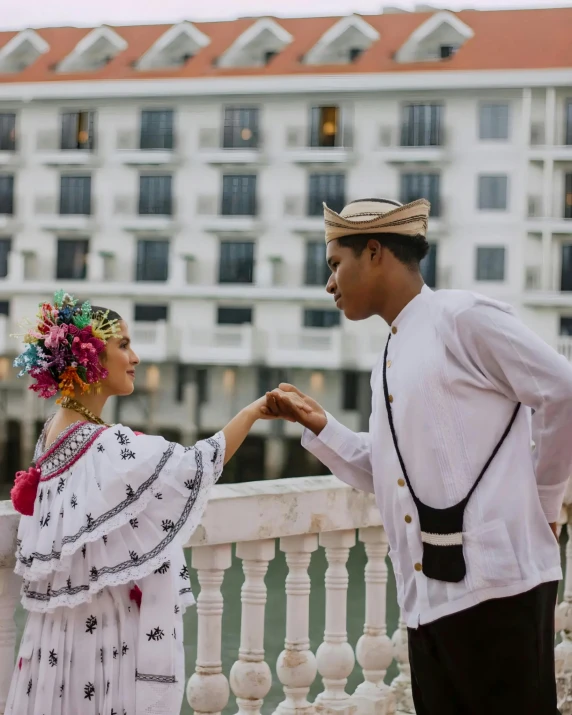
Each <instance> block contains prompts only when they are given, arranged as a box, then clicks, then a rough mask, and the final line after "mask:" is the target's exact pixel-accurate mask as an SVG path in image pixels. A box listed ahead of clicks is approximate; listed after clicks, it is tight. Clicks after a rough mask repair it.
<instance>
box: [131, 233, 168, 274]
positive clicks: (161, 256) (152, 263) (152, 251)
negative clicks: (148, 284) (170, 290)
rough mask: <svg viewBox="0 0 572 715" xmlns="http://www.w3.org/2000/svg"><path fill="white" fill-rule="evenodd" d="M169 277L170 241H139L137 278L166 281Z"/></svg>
mask: <svg viewBox="0 0 572 715" xmlns="http://www.w3.org/2000/svg"><path fill="white" fill-rule="evenodd" d="M168 277H169V242H168V241H151V240H143V239H141V240H139V241H138V242H137V280H138V281H166V280H167V278H168Z"/></svg>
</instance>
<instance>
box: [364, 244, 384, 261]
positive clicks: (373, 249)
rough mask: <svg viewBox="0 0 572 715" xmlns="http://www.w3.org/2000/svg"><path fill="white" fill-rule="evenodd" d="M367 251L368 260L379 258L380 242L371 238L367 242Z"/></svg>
mask: <svg viewBox="0 0 572 715" xmlns="http://www.w3.org/2000/svg"><path fill="white" fill-rule="evenodd" d="M367 251H368V252H369V260H370V261H372V262H373V261H379V259H380V258H381V244H380V243H379V241H376V240H375V239H373V238H371V239H370V240H369V241H368V242H367Z"/></svg>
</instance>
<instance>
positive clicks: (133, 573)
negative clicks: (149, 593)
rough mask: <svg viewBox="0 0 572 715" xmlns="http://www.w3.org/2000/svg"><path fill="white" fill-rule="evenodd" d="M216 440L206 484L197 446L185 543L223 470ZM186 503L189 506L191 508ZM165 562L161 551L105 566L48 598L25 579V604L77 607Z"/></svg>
mask: <svg viewBox="0 0 572 715" xmlns="http://www.w3.org/2000/svg"><path fill="white" fill-rule="evenodd" d="M223 439H224V437H223ZM213 441H214V442H215V444H216V446H217V449H218V454H217V455H216V462H215V470H214V472H213V475H212V479H209V480H208V482H207V483H205V484H203V482H204V481H205V480H204V479H203V476H204V472H203V460H202V453H201V452H200V450H195V461H196V465H197V474H196V478H195V480H194V482H193V487H194V488H193V490H192V493H191V495H190V496H189V499H188V500H187V504H186V506H185V510H184V512H183V513H185V512H186V513H187V514H188V513H189V512H190V511H191V509H192V508H193V506H194V514H193V515H192V516H191V517H190V518H188V519H187V521H186V523H184V522H183V524H182V525H181V526H180V527H179V533H180V539H181V541H182V542H183V543H186V542H187V541H188V540H189V539H190V537H191V535H192V534H193V532H194V531H195V530H196V528H197V526H198V525H199V524H200V521H201V519H202V516H203V513H204V510H205V508H206V505H207V502H208V497H209V493H210V487H211V486H212V485H213V483H214V482H215V481H216V479H218V477H219V476H220V473H221V469H222V463H223V461H224V449H222V448H221V444H220V442H218V440H216V439H215V440H213ZM148 497H149V498H146V499H145V504H147V503H148V501H149V499H150V498H152V493H151V492H148ZM191 502H192V503H191ZM189 504H190V506H189ZM187 506H189V508H188V510H187ZM140 512H141V510H138V511H137V512H136V513H137V514H139V513H140ZM128 519H129V518H127V519H126V520H125V523H127V521H128ZM181 519H182V517H181ZM181 519H179V520H178V521H177V524H179V523H181ZM115 528H116V527H115ZM176 533H177V530H176V527H175V529H174V530H172V531H171V532H170V534H169V536H168V537H166V538H165V539H164V540H163V542H162V543H164V542H166V541H167V540H169V543H170V542H171V541H172V539H173V538H174V536H175V534H176ZM101 535H102V534H97V536H96V537H95V538H94V539H93V540H96V538H100V536H101ZM155 551H156V549H153V551H152V552H150V553H154V552H155ZM164 562H165V554H164V553H161V552H160V553H158V554H156V555H155V556H154V557H148V558H145V557H144V560H143V559H139V560H138V562H137V563H134V564H132V565H130V567H128V568H126V569H125V570H124V571H122V572H120V573H112V572H111V570H112V569H111V570H109V571H106V572H105V573H102V572H103V569H102V570H101V571H99V572H98V577H97V579H96V580H94V581H91V582H90V584H89V586H85V585H84V586H81V587H72V588H71V590H75V589H77V591H76V593H70V592H68V589H67V587H66V588H65V592H64V593H61V591H62V590H63V589H58V591H57V595H54V594H55V593H56V592H51V593H50V598H49V600H48V599H46V596H47V594H46V593H45V594H42V593H38V592H34V591H30V590H29V584H28V588H27V590H26V582H25V583H24V585H23V588H22V605H23V606H24V607H25V608H26V609H27V610H29V611H36V612H41V613H45V612H48V611H52V610H54V609H55V608H58V607H60V606H67V607H69V608H74V607H75V606H78V605H80V604H82V603H86V602H87V603H89V602H90V601H91V598H92V596H93V595H95V594H96V593H98V592H99V591H101V590H102V589H103V588H105V587H106V586H121V585H124V584H125V583H129V582H130V581H137V580H138V579H141V578H144V577H145V576H148V575H149V574H150V573H152V572H153V571H155V570H156V569H158V568H159V567H160V566H161V565H162V564H163V563H164ZM16 568H18V564H16ZM112 568H114V567H112ZM62 570H63V569H62ZM182 591H183V593H182V594H181V595H182V602H183V605H185V606H192V605H194V603H195V599H194V596H193V594H192V592H191V590H190V589H189V590H188V591H187V589H186V588H185V589H182Z"/></svg>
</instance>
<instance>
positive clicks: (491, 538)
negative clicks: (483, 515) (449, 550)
mask: <svg viewBox="0 0 572 715" xmlns="http://www.w3.org/2000/svg"><path fill="white" fill-rule="evenodd" d="M463 552H464V555H465V561H466V564H467V576H466V578H465V581H464V582H463V591H466V590H467V589H469V590H471V591H475V590H477V589H480V588H490V587H494V586H504V585H508V584H510V583H513V582H514V581H520V580H521V578H522V574H521V572H520V566H519V565H518V559H517V558H516V553H515V551H514V547H513V545H512V542H511V540H510V536H509V533H508V529H507V528H506V524H505V523H504V521H502V519H495V520H494V521H489V522H487V523H485V524H482V525H481V526H479V527H478V528H476V529H473V530H472V531H467V532H464V533H463ZM458 585H459V586H461V584H458ZM450 586H454V584H450ZM450 595H452V594H450ZM457 595H460V594H457Z"/></svg>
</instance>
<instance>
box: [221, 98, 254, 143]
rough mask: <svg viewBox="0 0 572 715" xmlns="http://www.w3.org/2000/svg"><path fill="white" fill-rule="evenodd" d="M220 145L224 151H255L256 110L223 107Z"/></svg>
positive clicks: (252, 108)
mask: <svg viewBox="0 0 572 715" xmlns="http://www.w3.org/2000/svg"><path fill="white" fill-rule="evenodd" d="M222 145H223V148H224V149H256V147H257V146H258V109H257V108H255V107H225V110H224V130H223V138H222Z"/></svg>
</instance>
